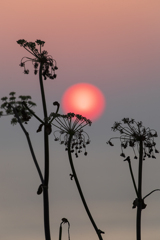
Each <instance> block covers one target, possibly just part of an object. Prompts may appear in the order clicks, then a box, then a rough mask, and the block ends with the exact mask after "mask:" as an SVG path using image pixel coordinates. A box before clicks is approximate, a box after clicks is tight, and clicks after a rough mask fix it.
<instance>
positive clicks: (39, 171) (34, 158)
mask: <svg viewBox="0 0 160 240" xmlns="http://www.w3.org/2000/svg"><path fill="white" fill-rule="evenodd" d="M13 112H14V114H15V116H16V117H17V119H18V122H19V124H20V126H21V128H22V130H23V132H24V134H25V136H26V138H27V141H28V145H29V149H30V152H31V155H32V158H33V161H34V163H35V166H36V168H37V171H38V174H39V177H40V179H41V182H42V184H44V181H43V176H42V173H41V170H40V167H39V164H38V162H37V159H36V156H35V153H34V150H33V147H32V143H31V140H30V137H29V133H28V132H27V131H26V129H25V127H24V126H23V124H22V122H21V120H20V118H19V116H18V113H17V111H16V109H15V108H13Z"/></svg>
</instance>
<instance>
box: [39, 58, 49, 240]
mask: <svg viewBox="0 0 160 240" xmlns="http://www.w3.org/2000/svg"><path fill="white" fill-rule="evenodd" d="M42 68H43V63H40V68H39V83H40V90H41V97H42V105H43V113H44V122H45V125H44V187H43V206H44V230H45V239H46V240H51V237H50V223H49V197H48V183H49V139H48V133H47V131H46V125H47V123H48V120H47V116H48V115H47V107H46V99H45V93H44V87H43V79H42Z"/></svg>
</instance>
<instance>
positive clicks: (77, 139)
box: [53, 113, 91, 157]
mask: <svg viewBox="0 0 160 240" xmlns="http://www.w3.org/2000/svg"><path fill="white" fill-rule="evenodd" d="M55 121H56V122H57V123H58V125H57V124H55ZM55 121H54V124H53V125H54V126H56V127H57V128H58V130H56V131H55V132H54V137H55V141H59V142H60V144H64V145H65V146H66V149H65V150H66V151H67V150H68V142H69V138H70V137H72V139H71V152H72V153H73V152H75V156H76V157H78V154H79V153H80V152H82V150H83V149H84V155H87V152H86V145H87V144H89V143H90V139H89V136H88V134H87V133H86V132H84V131H83V128H84V127H85V126H86V125H89V126H91V121H90V120H89V119H87V118H85V117H83V116H81V115H78V114H74V113H68V114H67V115H59V114H57V117H56V118H55Z"/></svg>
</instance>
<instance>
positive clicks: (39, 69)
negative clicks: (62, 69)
mask: <svg viewBox="0 0 160 240" xmlns="http://www.w3.org/2000/svg"><path fill="white" fill-rule="evenodd" d="M17 43H18V44H19V45H20V46H21V47H23V48H24V49H25V50H26V51H27V52H29V53H30V54H31V57H24V58H22V60H21V63H20V66H21V67H23V68H24V74H29V70H28V69H27V68H26V63H28V62H31V63H32V64H33V66H34V74H35V75H36V74H37V73H39V85H40V92H41V98H42V106H43V114H44V117H43V119H40V118H39V117H38V116H37V115H36V114H35V113H34V112H33V110H31V107H33V106H35V105H36V104H35V103H33V102H32V101H31V97H30V96H19V99H18V100H16V97H15V93H14V92H11V93H10V97H9V98H8V97H3V98H2V99H1V100H2V101H3V104H2V105H1V108H2V109H3V111H1V112H0V116H2V115H13V118H12V120H11V123H12V124H16V123H17V122H18V123H19V124H20V126H21V128H22V130H23V132H24V134H25V136H26V138H27V142H28V145H29V149H30V152H31V155H32V158H33V161H34V163H35V166H36V168H37V171H38V174H39V177H40V181H41V184H40V186H39V188H38V191H37V194H39V195H40V194H41V193H43V209H44V232H45V239H46V240H51V236H50V221H49V195H48V184H49V135H50V133H51V131H52V129H51V123H52V121H53V120H54V118H52V119H51V120H50V121H49V120H48V113H47V106H46V98H45V92H44V86H43V79H44V80H46V79H47V78H49V79H51V80H53V79H54V78H56V74H55V71H56V70H57V69H58V68H57V64H56V61H55V60H54V59H53V58H52V56H50V55H48V52H47V51H45V50H43V51H42V47H43V46H44V44H45V42H44V41H41V40H37V41H35V42H27V41H26V40H24V39H21V40H18V41H17ZM54 105H55V106H57V111H56V112H58V110H59V104H58V103H57V102H55V103H54ZM31 117H35V118H36V119H37V120H38V121H39V122H40V126H39V128H38V129H37V132H39V131H41V130H42V127H43V126H44V174H42V171H41V169H40V167H39V164H38V161H37V159H36V156H35V153H34V149H33V146H32V143H31V139H30V137H29V133H28V132H27V131H26V129H25V126H24V123H27V122H28V121H29V120H30V118H31Z"/></svg>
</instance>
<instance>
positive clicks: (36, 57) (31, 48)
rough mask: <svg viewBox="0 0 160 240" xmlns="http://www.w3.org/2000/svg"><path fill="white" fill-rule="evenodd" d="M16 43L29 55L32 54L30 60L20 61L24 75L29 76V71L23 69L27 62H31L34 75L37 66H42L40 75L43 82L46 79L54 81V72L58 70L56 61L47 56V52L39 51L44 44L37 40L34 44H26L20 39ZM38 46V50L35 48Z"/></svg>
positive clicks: (36, 71)
mask: <svg viewBox="0 0 160 240" xmlns="http://www.w3.org/2000/svg"><path fill="white" fill-rule="evenodd" d="M17 43H18V44H19V45H20V46H21V47H24V48H25V49H26V50H27V51H28V52H29V53H31V54H32V56H33V57H32V58H30V57H24V58H22V59H21V63H20V66H21V67H23V68H24V74H29V70H28V69H26V68H25V64H26V62H28V61H31V62H32V64H33V66H34V74H37V73H38V69H37V68H38V66H39V64H40V63H41V64H43V68H42V75H43V77H44V80H46V79H47V78H50V79H55V78H56V76H57V75H56V74H55V71H56V70H57V69H58V67H57V63H56V61H55V60H54V59H53V58H52V56H50V55H48V52H47V51H45V50H44V51H41V48H42V47H43V46H44V44H45V42H44V41H41V40H37V41H35V42H27V41H26V40H24V39H20V40H18V41H17ZM37 45H38V46H39V48H40V49H39V50H38V49H37V48H36V47H37Z"/></svg>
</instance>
